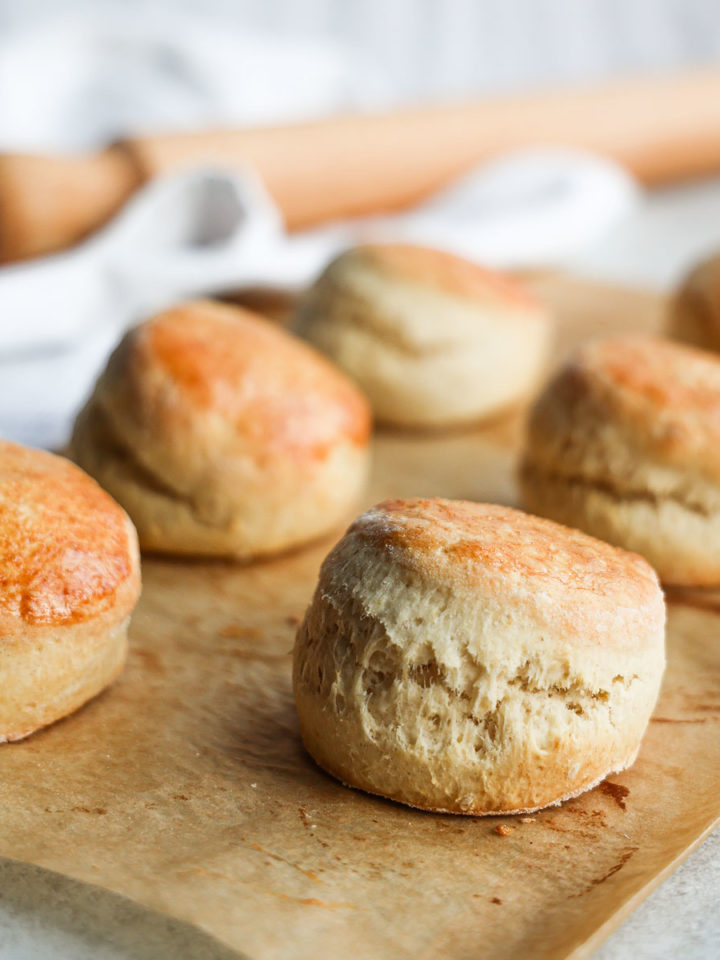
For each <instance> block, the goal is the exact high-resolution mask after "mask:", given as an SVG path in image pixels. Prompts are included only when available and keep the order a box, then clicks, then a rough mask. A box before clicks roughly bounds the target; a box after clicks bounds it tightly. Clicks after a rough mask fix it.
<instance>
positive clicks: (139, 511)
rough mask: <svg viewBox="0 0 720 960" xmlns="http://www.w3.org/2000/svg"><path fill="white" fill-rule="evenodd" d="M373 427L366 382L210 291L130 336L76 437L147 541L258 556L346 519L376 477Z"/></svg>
mask: <svg viewBox="0 0 720 960" xmlns="http://www.w3.org/2000/svg"><path fill="white" fill-rule="evenodd" d="M370 425H371V423H370V410H369V406H368V403H367V401H366V399H365V398H364V397H363V396H362V394H361V393H360V391H359V390H358V389H357V387H356V386H355V385H354V384H353V383H351V382H350V381H349V380H348V378H347V377H346V376H345V375H344V374H342V373H341V372H340V371H339V370H336V369H335V368H334V367H333V366H332V365H331V364H330V363H328V361H327V360H326V359H325V358H324V357H322V356H320V354H318V353H317V352H316V351H315V350H313V349H312V348H311V347H309V346H307V345H306V344H304V343H302V342H301V341H300V340H298V339H297V338H295V337H293V336H291V335H289V334H287V333H286V332H285V331H284V330H282V329H281V328H279V327H277V326H276V325H274V324H272V323H271V322H269V321H266V320H263V319H262V318H260V317H258V316H256V315H254V314H252V313H250V312H249V311H246V310H242V309H240V308H238V307H230V306H225V305H222V304H219V303H213V302H211V301H197V302H192V303H188V304H185V305H183V306H180V307H177V308H175V309H172V310H168V311H165V312H164V313H162V314H159V315H158V316H156V317H154V318H153V319H151V320H149V321H147V322H145V323H144V324H141V325H140V326H139V327H136V328H135V329H134V330H132V331H130V333H128V334H127V335H126V337H125V338H124V340H123V341H122V342H121V343H120V345H119V346H118V348H117V349H116V351H115V353H114V354H113V355H112V357H111V358H110V361H109V362H108V365H107V368H106V369H105V371H104V373H103V374H102V375H101V377H100V379H99V380H98V382H97V384H96V386H95V390H94V392H93V394H92V396H91V397H90V399H89V401H88V402H87V404H86V406H85V408H84V409H83V410H82V411H81V413H80V414H79V416H78V419H77V421H76V424H75V430H74V434H73V438H72V447H71V449H72V454H73V456H74V458H75V459H76V461H77V462H78V463H79V464H80V465H81V466H83V467H84V468H85V469H86V470H88V472H89V473H91V474H92V475H93V476H95V477H96V478H97V479H98V480H99V482H100V483H101V484H102V486H103V487H105V489H106V490H108V491H110V493H112V494H113V496H115V497H116V498H117V499H118V501H119V502H120V503H122V504H123V506H124V507H125V508H126V509H127V511H128V513H129V514H130V516H131V517H132V519H133V521H134V522H135V524H136V526H137V528H138V534H139V537H140V545H141V547H142V548H143V549H144V550H149V551H160V552H167V553H176V554H189V555H207V556H227V557H234V558H237V559H242V560H245V559H249V558H252V557H257V556H262V555H267V554H273V553H276V552H280V551H283V550H287V549H289V548H291V547H294V546H297V545H299V544H301V543H304V542H306V541H309V540H312V539H313V538H315V537H318V536H321V535H322V534H324V533H326V532H328V531H330V530H332V529H333V528H334V527H335V526H336V525H337V524H339V523H341V522H342V521H343V520H344V519H345V517H346V516H347V514H348V512H349V511H350V510H351V509H352V507H353V506H354V504H355V502H356V499H357V497H358V496H359V495H360V493H361V491H362V489H363V486H364V484H365V481H366V475H367V470H368V464H369V435H370Z"/></svg>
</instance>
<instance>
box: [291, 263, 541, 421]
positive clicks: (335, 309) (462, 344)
mask: <svg viewBox="0 0 720 960" xmlns="http://www.w3.org/2000/svg"><path fill="white" fill-rule="evenodd" d="M293 326H294V329H295V330H296V331H297V332H298V333H299V334H300V336H302V337H305V338H306V339H307V340H309V341H310V342H311V343H313V344H314V345H315V346H316V347H318V348H319V349H320V350H322V351H323V353H325V354H327V355H328V356H329V357H331V358H332V359H333V360H334V361H335V362H336V363H337V364H338V365H339V366H340V367H342V369H343V370H345V371H346V372H347V373H348V374H349V375H350V376H351V377H352V378H353V379H354V380H355V381H356V382H357V383H358V384H359V385H360V386H361V387H362V389H363V390H364V391H365V393H366V394H367V395H368V397H369V398H370V402H371V404H372V408H373V412H374V414H375V416H376V418H377V419H378V420H379V421H382V422H383V423H387V424H395V425H398V426H404V427H440V426H445V425H453V424H459V423H463V422H471V421H474V420H479V419H482V418H483V417H487V416H489V415H491V414H494V413H497V412H498V411H499V410H502V409H503V408H505V407H508V406H510V405H512V404H514V403H516V402H517V401H519V400H521V399H522V398H523V397H526V396H527V395H528V394H530V393H531V391H532V390H533V388H534V387H535V386H536V384H537V381H538V379H539V377H540V374H541V372H542V370H543V367H544V364H545V359H546V354H547V349H548V344H549V339H550V332H551V328H550V324H549V321H548V318H547V316H546V314H545V311H544V310H543V309H542V308H541V307H540V306H539V305H538V304H537V303H536V302H535V301H534V300H532V299H531V298H530V297H529V296H528V295H527V294H525V293H524V292H523V291H521V290H519V289H518V288H517V287H516V286H515V285H514V284H513V283H511V282H510V281H509V280H507V279H505V278H503V277H501V276H500V275H498V274H495V273H491V272H490V271H487V270H483V269H482V268H481V267H478V266H477V265H476V264H474V263H470V262H468V261H467V260H462V259H460V258H459V257H455V256H452V255H451V254H448V253H441V252H440V251H438V250H428V249H424V248H422V247H410V246H403V245H385V246H366V247H357V248H355V249H353V250H349V251H347V252H346V253H344V254H342V255H341V256H339V257H338V258H337V259H336V260H334V261H333V262H332V263H331V264H330V265H329V266H328V267H327V269H326V270H325V272H324V273H323V274H322V275H321V277H320V278H319V279H318V280H317V282H316V283H315V285H314V286H313V287H312V288H311V289H310V290H309V292H308V293H307V294H306V296H305V297H304V298H303V299H302V300H301V302H300V305H299V307H298V310H297V313H296V316H295V318H294V321H293Z"/></svg>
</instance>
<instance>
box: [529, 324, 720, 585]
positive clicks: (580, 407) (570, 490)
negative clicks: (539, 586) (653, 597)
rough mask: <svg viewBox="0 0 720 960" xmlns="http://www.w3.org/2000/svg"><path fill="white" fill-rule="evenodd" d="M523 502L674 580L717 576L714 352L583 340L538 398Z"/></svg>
mask: <svg viewBox="0 0 720 960" xmlns="http://www.w3.org/2000/svg"><path fill="white" fill-rule="evenodd" d="M521 479H522V489H523V499H524V504H525V506H526V507H527V509H528V510H532V511H533V512H534V513H539V514H541V515H543V516H547V517H551V518H552V519H553V520H557V521H559V522H560V523H566V524H568V525H569V526H574V527H579V528H580V529H581V530H586V531H587V532H588V533H591V534H593V535H594V536H596V537H600V538H602V539H603V540H607V541H608V542H609V543H615V544H617V545H618V546H622V547H625V548H626V549H628V550H634V551H636V552H637V553H640V554H642V556H644V557H646V558H647V559H648V560H649V561H650V563H651V564H652V565H653V566H654V567H655V569H656V570H657V571H658V573H659V575H660V579H661V580H663V581H664V582H666V583H671V584H686V585H696V586H704V585H712V584H720V359H718V358H716V357H714V356H712V355H711V354H709V353H705V352H704V351H701V350H695V349H693V348H692V347H685V346H681V345H679V344H674V343H671V342H670V341H664V340H659V339H654V338H650V337H639V336H638V337H618V338H613V339H609V340H604V341H599V342H595V343H591V344H587V345H585V346H584V347H582V348H581V349H580V351H579V352H578V353H577V355H576V356H575V358H574V360H572V361H571V362H570V363H569V364H568V365H567V366H566V367H565V368H564V369H563V370H561V371H560V373H559V374H558V375H557V376H556V377H555V379H554V380H553V381H552V382H551V383H550V385H549V386H548V387H547V389H546V390H545V392H544V393H543V394H542V396H541V397H540V398H539V400H538V402H537V404H536V406H535V408H534V410H533V412H532V414H531V417H530V423H529V428H528V436H527V445H526V451H525V457H524V463H523V467H522V470H521Z"/></svg>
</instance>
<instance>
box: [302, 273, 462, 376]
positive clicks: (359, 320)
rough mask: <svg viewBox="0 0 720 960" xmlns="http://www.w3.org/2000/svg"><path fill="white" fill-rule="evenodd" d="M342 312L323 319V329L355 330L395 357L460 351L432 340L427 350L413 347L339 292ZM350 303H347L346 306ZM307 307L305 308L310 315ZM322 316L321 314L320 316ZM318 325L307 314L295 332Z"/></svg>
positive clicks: (364, 305)
mask: <svg viewBox="0 0 720 960" xmlns="http://www.w3.org/2000/svg"><path fill="white" fill-rule="evenodd" d="M342 299H343V304H342V310H341V311H340V317H341V320H338V319H335V318H334V317H333V315H332V314H329V315H327V317H326V319H325V320H324V321H320V322H321V323H323V322H324V325H325V326H327V327H328V328H331V329H332V328H337V326H338V325H339V322H341V323H342V324H344V325H346V326H351V327H355V328H356V329H358V330H361V331H362V332H363V333H365V334H367V335H368V336H370V337H372V339H374V340H376V341H377V342H378V343H380V344H381V345H382V346H390V347H392V348H394V349H395V350H397V352H398V353H402V354H404V355H405V356H408V357H415V358H416V359H422V360H424V359H428V358H432V357H437V356H438V355H447V354H452V353H456V352H457V351H458V350H459V349H461V347H462V344H460V343H459V342H458V341H456V340H436V341H433V342H432V343H429V344H428V345H427V346H425V347H423V346H419V345H418V344H416V343H413V342H412V341H411V340H410V339H409V338H408V337H407V336H405V335H404V334H403V333H402V332H401V331H400V330H397V329H394V328H392V327H389V326H384V325H383V324H382V323H378V322H377V321H375V320H373V319H372V310H373V308H372V305H371V304H368V303H365V302H364V301H363V300H362V299H360V298H358V297H356V296H352V297H351V296H349V295H348V293H347V291H345V290H343V291H342ZM348 301H350V302H348ZM310 307H311V304H308V306H307V307H306V308H305V309H307V310H308V312H309V313H310ZM323 315H324V314H323ZM318 322H319V321H318V320H316V319H314V318H313V317H312V314H311V313H310V320H309V321H305V320H303V319H301V321H300V324H299V326H298V329H299V331H300V333H302V332H303V326H305V325H307V326H314V325H315V324H317V323H318Z"/></svg>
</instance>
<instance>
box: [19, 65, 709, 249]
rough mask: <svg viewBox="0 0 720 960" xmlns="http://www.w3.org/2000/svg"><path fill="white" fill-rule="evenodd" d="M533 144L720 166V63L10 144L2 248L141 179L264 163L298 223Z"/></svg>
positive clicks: (44, 241)
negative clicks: (36, 144) (62, 146)
mask: <svg viewBox="0 0 720 960" xmlns="http://www.w3.org/2000/svg"><path fill="white" fill-rule="evenodd" d="M531 144H541V145H548V144H556V145H557V144H561V145H566V146H573V147H583V148H586V149H588V150H595V151H598V152H599V153H602V154H605V155H607V156H610V157H612V158H614V159H616V160H618V161H619V162H620V163H622V164H624V165H625V166H626V167H627V168H628V169H630V170H631V171H632V172H633V173H634V174H635V175H636V176H637V177H638V178H639V179H640V180H641V181H643V182H644V183H646V184H657V183H662V182H667V181H671V180H675V179H679V178H684V177H689V176H694V175H698V174H703V173H709V172H711V171H715V170H720V69H716V68H707V69H703V70H695V71H692V72H686V73H682V74H676V75H670V76H651V77H643V78H636V79H631V80H624V81H615V82H612V83H605V84H602V85H598V86H594V87H585V88H573V89H565V90H559V91H555V92H545V93H537V94H530V95H523V96H505V97H499V98H495V99H492V100H482V101H478V102H474V103H466V104H462V105H456V106H431V107H425V108H422V109H413V110H403V111H398V112H395V113H389V114H386V115H376V116H373V115H353V116H342V117H337V118H332V119H328V120H324V121H320V122H316V123H305V124H297V125H292V126H284V127H267V128H256V129H246V130H224V131H217V132H204V133H191V134H187V133H186V134H174V135H164V136H148V137H140V138H137V139H129V140H125V141H122V142H121V143H118V144H116V145H114V146H112V147H110V148H109V149H107V150H105V151H103V152H101V153H97V154H91V155H86V156H76V157H64V158H60V157H50V156H46V157H41V156H28V155H10V154H8V155H5V156H0V260H2V261H10V260H19V259H22V258H26V257H32V256H37V255H39V254H44V253H49V252H51V251H54V250H59V249H62V248H63V247H67V246H69V245H71V244H72V243H74V242H76V241H77V240H79V239H80V238H82V237H83V236H85V235H86V234H88V233H90V232H91V231H92V230H94V229H96V228H97V227H99V226H100V225H101V224H103V223H104V222H105V221H106V220H107V219H108V218H109V217H110V216H111V215H112V214H113V213H114V212H115V211H117V210H118V209H119V208H120V207H121V206H122V204H123V203H124V202H125V200H126V199H127V198H128V197H129V196H130V195H131V193H132V192H133V191H134V190H135V189H137V187H138V186H140V185H141V184H142V183H144V182H146V181H147V180H148V179H150V178H152V177H154V176H157V175H158V174H162V173H165V172H167V171H172V170H177V169H179V168H181V167H187V166H190V165H196V164H200V163H203V162H211V163H213V164H216V165H217V164H220V165H226V166H229V167H233V166H251V167H253V168H255V170H256V171H257V172H258V173H259V174H260V175H261V177H262V178H263V180H264V181H265V184H266V185H267V187H268V189H269V191H270V193H271V194H272V195H273V197H274V198H275V200H276V201H277V203H278V204H279V206H280V208H281V210H282V211H283V213H284V215H285V218H286V221H287V224H288V226H289V227H290V228H291V229H296V228H299V227H304V226H310V225H313V224H317V223H321V222H323V221H326V220H330V219H334V218H337V217H344V216H351V215H360V214H366V213H376V212H381V211H387V210H391V209H398V208H401V207H403V206H407V205H409V204H412V203H414V202H416V201H418V200H419V199H421V198H422V197H424V196H426V195H427V194H429V193H431V192H432V191H433V190H436V189H437V188H439V187H440V186H442V185H443V184H445V183H447V182H448V181H449V180H451V179H452V178H453V177H455V176H457V175H458V174H460V173H462V172H463V171H465V170H467V169H468V168H470V167H471V166H473V165H474V164H476V163H478V162H479V161H483V160H487V159H489V158H491V157H494V156H496V155H498V154H500V153H502V152H504V151H506V150H511V149H514V148H517V147H522V146H527V145H531Z"/></svg>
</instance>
